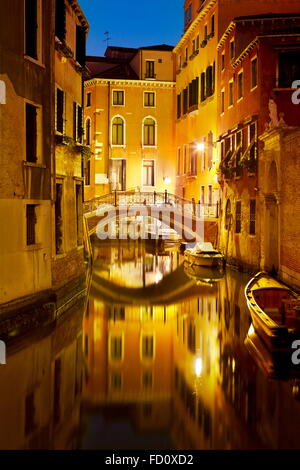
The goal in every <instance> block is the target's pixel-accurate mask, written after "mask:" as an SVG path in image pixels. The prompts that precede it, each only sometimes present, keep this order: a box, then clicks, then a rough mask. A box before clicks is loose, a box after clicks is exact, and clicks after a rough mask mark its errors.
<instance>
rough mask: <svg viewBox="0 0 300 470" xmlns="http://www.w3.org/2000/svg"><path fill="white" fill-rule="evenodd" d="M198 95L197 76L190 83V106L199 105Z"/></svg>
mask: <svg viewBox="0 0 300 470" xmlns="http://www.w3.org/2000/svg"><path fill="white" fill-rule="evenodd" d="M198 96H199V78H198V77H197V78H195V79H194V80H193V81H192V82H191V83H190V84H189V108H194V107H195V106H197V105H198V101H199V100H198Z"/></svg>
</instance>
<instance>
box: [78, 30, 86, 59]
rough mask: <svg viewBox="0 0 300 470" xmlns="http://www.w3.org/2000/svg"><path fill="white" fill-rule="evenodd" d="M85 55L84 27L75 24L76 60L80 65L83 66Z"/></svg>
mask: <svg viewBox="0 0 300 470" xmlns="http://www.w3.org/2000/svg"><path fill="white" fill-rule="evenodd" d="M85 56H86V29H85V28H84V27H83V26H78V25H77V26H76V61H77V62H78V64H80V65H81V66H82V67H84V66H85Z"/></svg>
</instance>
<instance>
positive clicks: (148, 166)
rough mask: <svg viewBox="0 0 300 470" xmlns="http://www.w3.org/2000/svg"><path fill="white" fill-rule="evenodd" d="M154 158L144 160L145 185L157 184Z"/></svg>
mask: <svg viewBox="0 0 300 470" xmlns="http://www.w3.org/2000/svg"><path fill="white" fill-rule="evenodd" d="M154 176H155V175H154V160H144V161H143V186H155V177H154Z"/></svg>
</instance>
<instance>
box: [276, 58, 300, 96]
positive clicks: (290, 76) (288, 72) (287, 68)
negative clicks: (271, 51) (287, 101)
mask: <svg viewBox="0 0 300 470" xmlns="http://www.w3.org/2000/svg"><path fill="white" fill-rule="evenodd" d="M278 72H279V76H278V87H279V88H291V87H292V83H293V82H294V81H295V80H299V77H300V52H282V53H279V55H278Z"/></svg>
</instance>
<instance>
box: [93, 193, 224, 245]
mask: <svg viewBox="0 0 300 470" xmlns="http://www.w3.org/2000/svg"><path fill="white" fill-rule="evenodd" d="M84 214H85V218H86V221H87V229H88V233H89V235H91V234H93V233H95V232H96V230H97V226H98V229H99V228H100V232H101V233H104V232H105V230H104V228H105V227H107V225H108V224H109V223H110V222H112V221H114V220H117V221H120V220H124V219H125V218H126V217H128V218H130V219H132V218H136V217H138V216H142V217H152V218H153V219H156V220H159V221H161V222H163V223H164V224H166V225H168V226H169V227H170V228H172V229H174V230H175V231H176V232H177V233H178V234H179V236H180V237H181V238H183V239H185V240H187V241H202V240H203V239H205V240H206V241H211V242H212V243H213V244H215V245H216V242H217V229H218V222H217V219H218V216H219V207H218V204H214V205H213V204H211V205H206V204H200V203H196V201H195V200H194V199H192V200H188V199H183V198H181V197H178V196H175V195H173V194H169V193H168V192H167V191H165V192H164V193H156V192H152V193H149V192H147V193H144V192H134V191H127V192H117V191H115V192H113V193H110V194H107V195H105V196H101V197H99V198H96V199H94V200H92V201H87V202H85V203H84ZM97 214H98V215H97ZM99 223H100V225H99ZM126 238H127V237H126Z"/></svg>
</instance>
